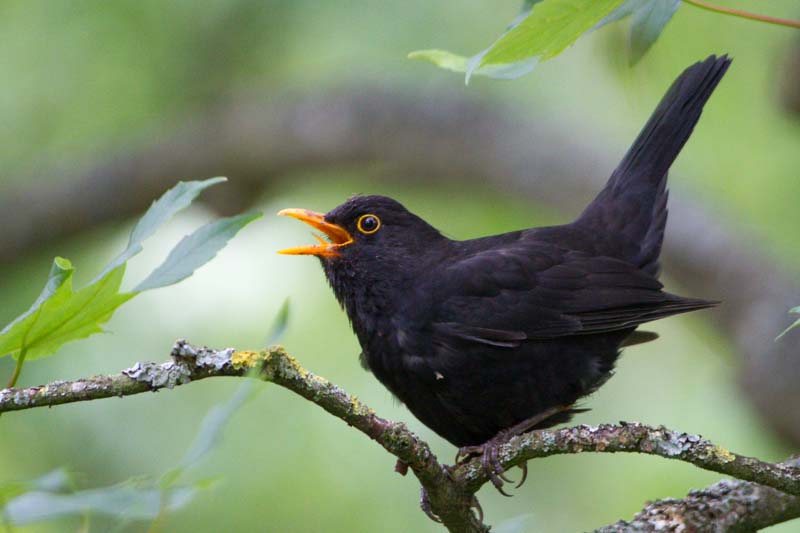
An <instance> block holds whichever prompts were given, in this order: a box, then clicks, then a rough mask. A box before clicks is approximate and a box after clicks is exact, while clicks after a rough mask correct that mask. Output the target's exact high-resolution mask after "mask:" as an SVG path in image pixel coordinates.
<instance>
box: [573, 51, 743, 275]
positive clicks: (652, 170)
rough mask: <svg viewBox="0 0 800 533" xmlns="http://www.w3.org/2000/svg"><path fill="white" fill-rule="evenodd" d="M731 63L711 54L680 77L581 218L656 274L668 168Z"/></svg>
mask: <svg viewBox="0 0 800 533" xmlns="http://www.w3.org/2000/svg"><path fill="white" fill-rule="evenodd" d="M730 63H731V60H730V59H728V57H727V56H726V55H723V56H722V57H719V58H718V57H716V56H710V57H709V58H708V59H706V60H705V61H701V62H699V63H695V64H694V65H692V66H691V67H689V68H687V69H686V70H684V71H683V73H682V74H681V75H680V76H678V79H676V80H675V81H674V82H673V84H672V86H671V87H670V88H669V90H668V91H667V93H666V94H665V95H664V97H663V98H662V99H661V102H660V103H659V104H658V107H657V108H656V110H655V111H654V112H653V114H652V116H651V117H650V120H648V121H647V124H645V126H644V128H643V129H642V131H641V132H640V133H639V136H638V137H637V138H636V140H635V141H634V143H633V145H632V146H631V147H630V149H629V150H628V153H626V154H625V157H624V158H623V159H622V161H621V162H620V164H619V165H618V166H617V168H616V169H615V170H614V172H613V173H612V174H611V177H610V178H609V180H608V183H607V184H606V186H605V188H603V190H602V191H600V194H598V195H597V198H595V199H594V200H593V201H592V203H590V204H589V205H588V206H587V207H586V209H585V210H584V211H583V213H582V214H581V215H580V217H578V219H577V220H576V221H575V223H576V224H578V225H583V226H588V227H589V228H590V229H592V230H594V231H599V232H602V233H604V234H605V235H607V236H608V238H609V239H611V240H612V241H613V242H614V244H615V246H614V248H615V249H618V250H620V253H621V254H622V255H623V257H621V259H625V260H626V261H629V262H631V263H633V264H635V265H637V266H639V268H641V269H642V270H644V271H646V272H648V273H649V274H651V275H654V276H655V275H656V274H657V273H658V268H659V265H658V256H659V254H660V253H661V243H662V241H663V238H664V226H665V224H666V222H667V171H668V170H669V167H670V166H671V165H672V162H673V161H675V158H676V157H678V154H679V153H680V151H681V149H682V148H683V145H684V144H686V141H687V140H688V139H689V136H690V135H691V134H692V130H693V129H694V127H695V125H696V124H697V121H698V120H699V119H700V113H701V112H702V111H703V106H704V105H705V103H706V101H707V100H708V99H709V97H710V96H711V93H713V92H714V89H715V88H716V87H717V84H718V83H719V81H720V80H721V79H722V76H723V75H724V74H725V71H727V70H728V66H729V65H730Z"/></svg>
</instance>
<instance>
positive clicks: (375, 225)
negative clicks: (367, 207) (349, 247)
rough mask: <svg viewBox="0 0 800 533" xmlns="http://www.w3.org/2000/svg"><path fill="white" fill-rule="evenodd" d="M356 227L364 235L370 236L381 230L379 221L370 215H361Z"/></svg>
mask: <svg viewBox="0 0 800 533" xmlns="http://www.w3.org/2000/svg"><path fill="white" fill-rule="evenodd" d="M356 227H357V228H358V231H360V232H361V233H363V234H364V235H370V234H372V233H375V232H376V231H378V230H379V229H381V219H379V218H378V217H377V216H376V215H372V214H367V215H361V216H360V217H358V222H357V223H356Z"/></svg>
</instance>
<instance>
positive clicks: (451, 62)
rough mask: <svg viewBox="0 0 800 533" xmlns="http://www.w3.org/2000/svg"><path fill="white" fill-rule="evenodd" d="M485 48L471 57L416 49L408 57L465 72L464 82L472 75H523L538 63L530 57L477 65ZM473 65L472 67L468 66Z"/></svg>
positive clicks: (502, 78)
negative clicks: (501, 63)
mask: <svg viewBox="0 0 800 533" xmlns="http://www.w3.org/2000/svg"><path fill="white" fill-rule="evenodd" d="M485 53H486V50H484V51H483V52H481V53H480V54H478V55H475V56H472V57H464V56H460V55H458V54H453V53H452V52H448V51H447V50H437V49H432V50H417V51H416V52H411V53H410V54H408V57H409V59H421V60H423V61H428V62H430V63H433V64H434V65H436V66H437V67H439V68H442V69H445V70H450V71H453V72H460V73H464V74H467V78H466V82H467V83H469V78H470V77H472V76H486V77H488V78H494V79H500V80H511V79H515V78H519V77H520V76H524V75H525V74H527V73H529V72H530V71H532V70H533V69H534V68H536V65H537V64H538V63H539V61H538V59H537V58H530V59H527V60H525V61H518V62H516V63H509V64H504V65H486V66H482V67H480V66H478V63H480V60H481V59H482V58H483V54H485ZM470 67H473V68H470Z"/></svg>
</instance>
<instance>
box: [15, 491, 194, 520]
mask: <svg viewBox="0 0 800 533" xmlns="http://www.w3.org/2000/svg"><path fill="white" fill-rule="evenodd" d="M196 492H197V491H196V489H195V488H194V487H179V488H175V489H173V490H170V491H165V492H162V491H160V490H158V489H155V488H149V487H148V488H137V487H134V486H131V485H130V484H121V485H115V486H112V487H105V488H100V489H89V490H82V491H77V492H73V493H71V494H59V493H53V492H45V491H32V492H27V493H25V494H22V495H20V496H17V497H16V498H14V499H13V500H11V501H10V502H8V504H7V505H6V507H5V510H4V516H5V518H6V520H8V522H10V523H11V524H14V525H24V524H30V523H32V522H39V521H42V520H52V519H54V518H59V517H63V516H72V515H82V514H84V513H86V512H91V513H97V514H104V515H109V516H112V517H115V518H118V519H122V520H153V519H154V518H156V517H157V516H159V514H160V513H161V511H162V509H163V510H167V511H172V510H175V509H178V508H180V507H183V506H184V505H186V504H187V503H189V501H191V499H192V498H193V497H194V495H195V494H196Z"/></svg>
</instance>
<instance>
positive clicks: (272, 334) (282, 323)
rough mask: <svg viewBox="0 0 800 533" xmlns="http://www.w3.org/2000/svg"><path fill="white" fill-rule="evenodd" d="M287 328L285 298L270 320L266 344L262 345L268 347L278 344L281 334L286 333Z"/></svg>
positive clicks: (287, 314)
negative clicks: (270, 324)
mask: <svg viewBox="0 0 800 533" xmlns="http://www.w3.org/2000/svg"><path fill="white" fill-rule="evenodd" d="M288 326H289V298H286V299H285V300H284V301H283V304H281V308H280V309H278V314H277V315H275V318H274V319H272V326H271V327H270V328H269V334H268V335H267V342H265V343H264V344H265V345H266V346H269V345H271V344H275V343H276V342H278V341H279V340H280V339H281V337H283V334H284V333H286V328H287V327H288Z"/></svg>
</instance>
